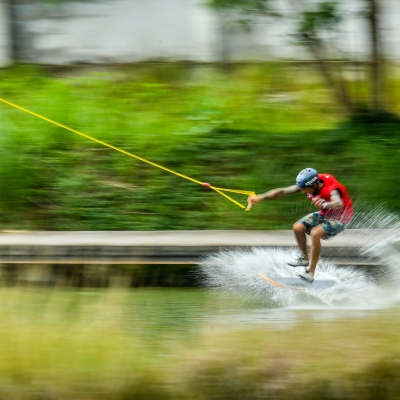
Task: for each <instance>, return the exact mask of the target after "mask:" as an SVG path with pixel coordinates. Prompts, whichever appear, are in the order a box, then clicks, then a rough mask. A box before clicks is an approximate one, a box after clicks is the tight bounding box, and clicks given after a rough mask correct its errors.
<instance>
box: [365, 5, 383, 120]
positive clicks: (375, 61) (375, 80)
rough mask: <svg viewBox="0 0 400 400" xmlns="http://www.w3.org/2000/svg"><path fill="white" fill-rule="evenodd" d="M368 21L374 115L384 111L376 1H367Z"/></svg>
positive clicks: (377, 6)
mask: <svg viewBox="0 0 400 400" xmlns="http://www.w3.org/2000/svg"><path fill="white" fill-rule="evenodd" d="M367 2H368V7H369V10H368V17H369V18H368V19H369V29H370V37H371V108H372V111H373V112H374V113H379V112H383V111H384V106H383V101H382V94H383V79H382V61H381V54H380V48H381V43H380V42H381V41H380V31H379V11H380V10H379V4H378V0H367Z"/></svg>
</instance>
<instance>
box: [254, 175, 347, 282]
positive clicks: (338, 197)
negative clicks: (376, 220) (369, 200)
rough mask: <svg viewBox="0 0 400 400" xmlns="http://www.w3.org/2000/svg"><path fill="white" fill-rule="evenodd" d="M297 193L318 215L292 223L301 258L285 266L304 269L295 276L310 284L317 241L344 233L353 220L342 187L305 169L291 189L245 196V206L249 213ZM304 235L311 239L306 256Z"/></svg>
mask: <svg viewBox="0 0 400 400" xmlns="http://www.w3.org/2000/svg"><path fill="white" fill-rule="evenodd" d="M300 191H301V192H303V193H304V194H305V195H306V196H307V197H308V198H309V199H310V200H311V202H312V203H313V205H314V206H315V207H317V208H318V211H317V212H313V213H311V214H308V215H306V216H305V217H303V218H301V219H299V220H298V221H296V222H295V223H294V225H293V232H294V235H295V238H296V240H297V243H298V245H299V248H300V251H301V255H300V256H299V257H296V258H294V259H292V260H287V263H288V264H289V265H291V266H292V267H306V269H305V271H304V272H301V273H299V274H298V275H299V277H300V278H302V279H304V280H306V281H307V282H309V283H312V282H313V280H314V274H315V269H316V268H317V263H318V259H319V256H320V254H321V239H324V240H326V239H329V238H331V237H333V236H336V235H337V234H338V233H340V232H342V231H344V230H345V228H346V226H347V224H348V223H349V222H350V220H351V218H352V216H353V203H352V201H351V198H350V196H349V194H348V192H347V189H346V187H345V186H344V185H342V184H341V183H340V182H338V181H337V180H336V178H335V177H334V176H333V175H331V174H327V173H323V174H319V173H318V172H317V171H316V170H315V169H314V168H305V169H303V170H302V171H301V172H300V173H299V174H298V175H297V178H296V184H295V185H292V186H288V187H285V188H277V189H272V190H270V191H268V192H266V193H264V194H259V195H255V196H249V197H248V199H247V202H248V208H249V209H250V208H251V207H252V206H253V205H255V204H257V203H258V202H260V201H261V200H265V199H267V200H272V199H277V198H279V197H282V196H286V195H289V194H292V193H297V192H300ZM306 234H308V235H309V236H310V237H311V247H310V255H308V252H307V237H306Z"/></svg>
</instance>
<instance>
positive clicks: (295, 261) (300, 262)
mask: <svg viewBox="0 0 400 400" xmlns="http://www.w3.org/2000/svg"><path fill="white" fill-rule="evenodd" d="M286 264H289V265H290V266H292V267H308V260H306V259H305V258H303V257H300V256H299V257H296V258H292V259H290V260H287V261H286Z"/></svg>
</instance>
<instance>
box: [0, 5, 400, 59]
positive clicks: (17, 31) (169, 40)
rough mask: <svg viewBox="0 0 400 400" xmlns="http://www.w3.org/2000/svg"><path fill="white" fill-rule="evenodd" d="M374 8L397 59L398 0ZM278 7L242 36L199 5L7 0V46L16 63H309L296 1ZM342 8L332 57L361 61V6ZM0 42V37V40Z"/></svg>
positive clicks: (364, 44) (364, 35)
mask: <svg viewBox="0 0 400 400" xmlns="http://www.w3.org/2000/svg"><path fill="white" fill-rule="evenodd" d="M5 1H6V0H0V4H2V5H3V6H4V2H5ZM381 3H382V5H383V11H384V13H383V17H382V20H383V34H384V37H385V40H386V42H385V43H384V44H385V49H386V54H387V55H390V58H392V59H395V60H400V24H399V22H398V21H400V1H399V0H381ZM277 4H278V5H279V7H280V11H281V12H282V13H283V14H285V15H286V17H285V19H282V20H271V21H260V23H259V24H256V25H255V26H254V29H253V30H252V31H251V32H244V31H239V30H232V29H231V28H229V29H226V24H225V25H224V20H223V19H222V17H221V16H219V15H217V14H215V13H214V12H212V11H211V10H209V9H208V8H206V7H205V0H85V1H73V0H60V1H56V2H49V1H46V0H37V1H29V2H24V1H21V2H19V1H14V3H13V24H14V25H13V26H14V40H15V43H14V47H15V49H16V55H17V60H18V61H28V62H34V63H45V64H70V63H79V62H84V63H112V62H122V63H123V62H136V61H144V60H151V59H166V60H191V61H205V62H208V61H220V60H221V59H223V58H225V59H231V60H266V59H310V58H311V56H310V55H309V54H308V53H307V51H306V50H305V49H304V48H303V47H302V46H298V45H296V43H295V41H294V38H293V37H291V36H290V33H292V32H293V27H294V25H293V21H294V19H295V16H296V14H297V13H298V12H299V9H298V8H297V7H299V6H300V5H301V2H298V1H297V0H294V1H291V0H281V1H279V2H277ZM342 4H343V7H345V9H346V11H347V17H346V19H345V20H344V21H343V24H342V27H341V28H342V29H341V33H340V34H337V35H335V37H331V38H330V39H331V42H332V43H333V44H334V45H335V46H334V47H335V48H337V49H339V50H335V51H333V52H332V53H331V54H332V56H333V57H343V56H350V57H356V58H358V59H362V58H365V57H367V56H368V53H369V47H368V46H369V38H368V29H367V25H366V24H365V21H364V20H363V19H362V18H360V17H357V16H356V15H355V12H357V11H360V10H361V7H362V6H363V5H364V2H363V1H361V0H348V1H343V2H342ZM0 8H1V7H0ZM3 8H4V7H3ZM3 13H4V11H3ZM0 18H1V11H0ZM225 22H226V21H225ZM261 22H264V23H261ZM2 26H3V24H2ZM224 26H225V29H224ZM5 36H6V35H4V34H3V35H1V34H0V41H1V40H2V38H4V37H5ZM335 52H336V53H335Z"/></svg>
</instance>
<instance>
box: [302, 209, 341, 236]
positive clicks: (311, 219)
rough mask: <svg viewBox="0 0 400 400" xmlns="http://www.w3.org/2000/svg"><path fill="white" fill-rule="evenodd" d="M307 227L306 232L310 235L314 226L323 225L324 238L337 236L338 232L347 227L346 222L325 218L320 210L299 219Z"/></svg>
mask: <svg viewBox="0 0 400 400" xmlns="http://www.w3.org/2000/svg"><path fill="white" fill-rule="evenodd" d="M299 222H301V223H302V224H303V225H304V226H305V227H306V233H307V234H308V235H309V234H310V232H311V229H312V228H315V227H316V226H318V225H319V226H321V227H322V229H323V230H324V231H325V234H326V235H325V237H324V238H323V239H325V240H326V239H329V238H331V237H333V236H336V235H337V234H338V233H340V232H343V231H344V230H345V229H346V224H345V223H343V222H342V221H339V220H336V219H325V218H324V217H323V216H322V215H321V214H320V213H319V212H313V213H311V214H308V215H306V216H305V217H303V218H301V219H299Z"/></svg>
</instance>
